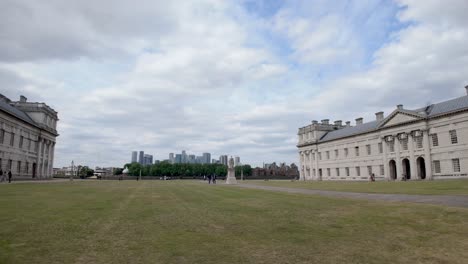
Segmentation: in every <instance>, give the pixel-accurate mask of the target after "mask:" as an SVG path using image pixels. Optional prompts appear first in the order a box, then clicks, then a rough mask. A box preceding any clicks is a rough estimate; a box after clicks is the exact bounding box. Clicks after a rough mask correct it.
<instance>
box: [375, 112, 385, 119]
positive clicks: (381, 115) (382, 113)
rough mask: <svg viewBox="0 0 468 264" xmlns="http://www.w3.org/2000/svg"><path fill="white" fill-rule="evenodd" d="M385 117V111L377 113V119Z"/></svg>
mask: <svg viewBox="0 0 468 264" xmlns="http://www.w3.org/2000/svg"><path fill="white" fill-rule="evenodd" d="M383 119H384V112H378V113H375V120H377V121H381V120H383Z"/></svg>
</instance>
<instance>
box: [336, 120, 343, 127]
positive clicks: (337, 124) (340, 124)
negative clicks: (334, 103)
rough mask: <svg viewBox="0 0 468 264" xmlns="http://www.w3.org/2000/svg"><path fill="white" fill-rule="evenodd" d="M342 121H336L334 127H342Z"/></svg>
mask: <svg viewBox="0 0 468 264" xmlns="http://www.w3.org/2000/svg"><path fill="white" fill-rule="evenodd" d="M342 123H343V122H342V121H341V120H336V121H335V126H342Z"/></svg>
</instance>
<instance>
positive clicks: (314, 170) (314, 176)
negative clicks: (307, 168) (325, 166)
mask: <svg viewBox="0 0 468 264" xmlns="http://www.w3.org/2000/svg"><path fill="white" fill-rule="evenodd" d="M312 172H313V173H314V177H315V173H316V172H315V169H313V170H312Z"/></svg>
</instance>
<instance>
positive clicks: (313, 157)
mask: <svg viewBox="0 0 468 264" xmlns="http://www.w3.org/2000/svg"><path fill="white" fill-rule="evenodd" d="M312 159H314V160H315V152H314V153H312Z"/></svg>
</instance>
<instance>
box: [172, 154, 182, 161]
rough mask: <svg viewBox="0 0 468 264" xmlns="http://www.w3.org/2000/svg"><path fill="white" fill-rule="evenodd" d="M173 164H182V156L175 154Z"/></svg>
mask: <svg viewBox="0 0 468 264" xmlns="http://www.w3.org/2000/svg"><path fill="white" fill-rule="evenodd" d="M174 163H182V155H181V154H176V155H175V162H174Z"/></svg>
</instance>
